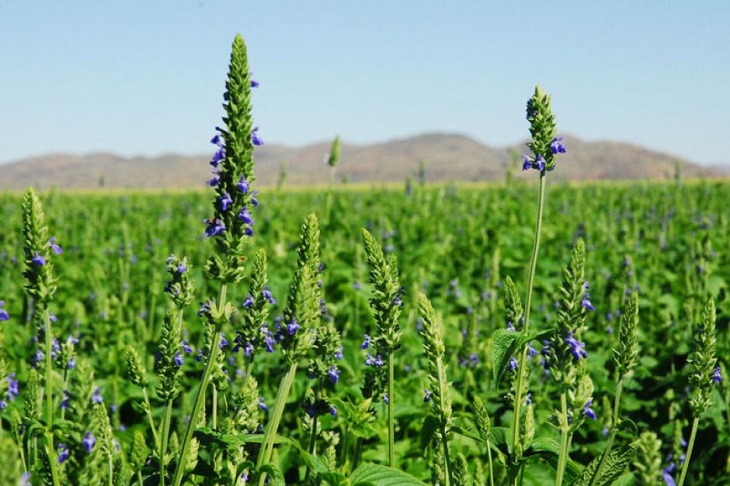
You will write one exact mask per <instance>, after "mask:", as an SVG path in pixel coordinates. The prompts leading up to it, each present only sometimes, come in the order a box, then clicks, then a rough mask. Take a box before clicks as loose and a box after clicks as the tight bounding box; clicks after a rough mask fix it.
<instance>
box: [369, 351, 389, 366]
mask: <svg viewBox="0 0 730 486" xmlns="http://www.w3.org/2000/svg"><path fill="white" fill-rule="evenodd" d="M384 364H385V363H384V362H383V358H381V357H380V355H377V356H376V357H374V358H373V355H372V354H370V353H368V354H367V356H366V357H365V366H374V367H376V368H380V367H381V366H383V365H384Z"/></svg>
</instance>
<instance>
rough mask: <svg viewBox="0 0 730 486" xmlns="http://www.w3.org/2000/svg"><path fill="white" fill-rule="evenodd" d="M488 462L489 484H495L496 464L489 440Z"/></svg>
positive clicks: (490, 485)
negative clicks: (493, 460) (493, 461)
mask: <svg viewBox="0 0 730 486" xmlns="http://www.w3.org/2000/svg"><path fill="white" fill-rule="evenodd" d="M487 463H488V464H489V486H494V464H493V463H492V445H491V443H490V441H489V440H487Z"/></svg>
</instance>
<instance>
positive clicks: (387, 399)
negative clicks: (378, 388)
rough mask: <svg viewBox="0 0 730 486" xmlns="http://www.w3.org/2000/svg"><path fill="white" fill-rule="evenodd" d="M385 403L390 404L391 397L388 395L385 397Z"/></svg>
mask: <svg viewBox="0 0 730 486" xmlns="http://www.w3.org/2000/svg"><path fill="white" fill-rule="evenodd" d="M383 403H385V404H386V405H387V404H389V403H390V397H389V396H388V394H387V393H386V394H385V395H383Z"/></svg>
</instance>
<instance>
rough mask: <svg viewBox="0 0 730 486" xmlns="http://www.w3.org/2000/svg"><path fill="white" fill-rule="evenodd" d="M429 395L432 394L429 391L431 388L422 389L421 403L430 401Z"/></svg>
mask: <svg viewBox="0 0 730 486" xmlns="http://www.w3.org/2000/svg"><path fill="white" fill-rule="evenodd" d="M431 395H433V393H432V392H431V390H428V389H425V390H423V403H428V402H430V401H431Z"/></svg>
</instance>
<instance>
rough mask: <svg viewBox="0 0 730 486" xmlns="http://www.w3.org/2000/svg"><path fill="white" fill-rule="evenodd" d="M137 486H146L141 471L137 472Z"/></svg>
mask: <svg viewBox="0 0 730 486" xmlns="http://www.w3.org/2000/svg"><path fill="white" fill-rule="evenodd" d="M137 484H138V485H139V486H144V481H143V480H142V470H141V469H138V470H137Z"/></svg>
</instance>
